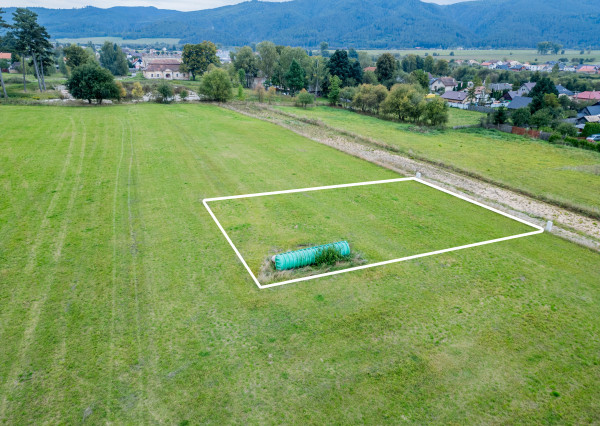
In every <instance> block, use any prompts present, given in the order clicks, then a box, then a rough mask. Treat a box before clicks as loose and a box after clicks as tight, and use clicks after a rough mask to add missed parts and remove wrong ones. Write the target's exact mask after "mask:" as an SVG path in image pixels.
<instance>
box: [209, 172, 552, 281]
mask: <svg viewBox="0 0 600 426" xmlns="http://www.w3.org/2000/svg"><path fill="white" fill-rule="evenodd" d="M406 181H415V182H419V183H422V184H423V185H427V186H429V187H431V188H435V189H437V190H438V191H442V192H445V193H446V194H449V195H452V196H454V197H457V198H460V199H461V200H464V201H467V202H469V203H471V204H475V205H477V206H479V207H483V208H484V209H487V210H490V211H493V212H494V213H497V214H500V215H502V216H505V217H508V218H510V219H512V220H516V221H517V222H521V223H523V224H525V225H527V226H530V227H532V228H535V231H532V232H526V233H524V234H518V235H511V236H508V237H503V238H496V239H494V240H487V241H482V242H479V243H473V244H466V245H464V246H458V247H451V248H447V249H443V250H436V251H432V252H428V253H421V254H416V255H413V256H406V257H401V258H398V259H392V260H386V261H384V262H377V263H370V264H368V265H361V266H355V267H352V268H347V269H342V270H339V271H332V272H326V273H323V274H317V275H310V276H307V277H302V278H295V279H293V280H287V281H281V282H278V283H272V284H265V285H262V284H261V283H260V282H259V281H258V279H257V278H256V276H254V273H252V270H251V269H250V267H249V266H248V264H247V263H246V261H245V260H244V258H243V257H242V255H241V254H240V252H239V250H238V249H237V247H236V246H235V244H233V241H231V238H229V235H227V232H225V229H223V226H222V225H221V223H220V222H219V220H218V219H217V217H216V216H215V214H214V213H213V211H212V210H211V209H210V207H209V206H208V203H210V202H212V201H223V200H236V199H240V198H253V197H262V196H265V195H280V194H293V193H296V192H309V191H320V190H322V189H335V188H349V187H353V186H366V185H379V184H382V183H393V182H406ZM202 204H204V207H206V210H208V213H209V214H210V215H211V217H212V218H213V220H214V221H215V223H216V224H217V226H218V227H219V229H220V230H221V232H222V233H223V235H224V236H225V239H226V240H227V242H229V245H231V248H233V251H234V252H235V254H236V255H237V257H238V258H239V259H240V261H241V262H242V265H244V267H245V268H246V270H247V271H248V273H249V274H250V276H251V277H252V280H253V281H254V283H255V284H256V285H257V286H258V288H259V289H263V288H269V287H276V286H280V285H285V284H291V283H297V282H300V281H308V280H314V279H316V278H321V277H327V276H330V275H337V274H343V273H346V272H351V271H358V270H360V269H367V268H374V267H375V266H381V265H388V264H390V263H397V262H404V261H406V260H411V259H418V258H420V257H426V256H433V255H436V254H442V253H448V252H451V251H457V250H462V249H466V248H471V247H477V246H483V245H486V244H492V243H498V242H500V241H508V240H514V239H516V238H523V237H529V236H531V235H536V234H541V233H543V232H544V228H542V227H541V226H538V225H535V224H533V223H531V222H528V221H526V220H523V219H520V218H518V217H516V216H513V215H511V214H508V213H504V212H502V211H500V210H497V209H495V208H493V207H489V206H486V205H485V204H482V203H480V202H478V201H475V200H471V199H470V198H467V197H464V196H462V195H460V194H456V193H454V192H451V191H448V190H446V189H444V188H441V187H439V186H437V185H434V184H432V183H429V182H426V181H424V180H422V179H420V178H416V177H408V178H399V179H387V180H378V181H371V182H358V183H348V184H342V185H330V186H319V187H314V188H301V189H289V190H285V191H273V192H261V193H258V194H245V195H232V196H229V197H217V198H205V199H203V200H202Z"/></svg>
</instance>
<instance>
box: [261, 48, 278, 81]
mask: <svg viewBox="0 0 600 426" xmlns="http://www.w3.org/2000/svg"><path fill="white" fill-rule="evenodd" d="M256 50H257V52H258V55H259V60H258V69H259V70H260V72H262V74H263V76H264V77H265V78H266V79H268V80H270V79H271V77H273V72H274V71H275V66H276V65H277V61H278V60H279V53H277V48H276V47H275V44H273V43H272V42H270V41H263V42H261V43H258V44H257V45H256Z"/></svg>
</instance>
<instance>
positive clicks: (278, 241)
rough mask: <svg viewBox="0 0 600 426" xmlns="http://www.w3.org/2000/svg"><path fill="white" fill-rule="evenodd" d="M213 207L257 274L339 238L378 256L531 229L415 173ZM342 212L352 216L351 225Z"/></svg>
mask: <svg viewBox="0 0 600 426" xmlns="http://www.w3.org/2000/svg"><path fill="white" fill-rule="evenodd" d="M210 207H211V209H212V210H213V212H214V213H215V214H216V215H217V218H218V219H219V222H220V223H221V224H222V225H223V227H224V228H225V230H226V231H227V233H228V235H229V237H230V238H232V240H233V242H234V244H236V246H237V248H238V249H239V250H240V252H241V254H242V256H244V258H245V260H246V262H247V263H248V265H249V266H250V268H251V269H252V271H253V272H254V274H255V275H258V272H259V270H260V267H261V265H263V263H264V262H265V260H268V259H269V258H270V257H271V256H272V255H273V254H277V253H283V252H286V251H290V250H297V249H299V248H302V247H307V246H315V245H320V244H326V243H332V242H336V241H342V240H346V241H348V243H349V244H350V246H351V247H352V250H353V251H356V252H357V253H360V254H361V257H362V258H364V261H365V262H366V263H376V262H382V261H386V260H391V259H398V258H401V257H406V256H411V255H416V254H422V253H428V252H431V251H436V250H442V249H447V248H451V247H458V246H462V245H466V244H472V243H477V242H481V241H487V240H493V239H496V238H502V237H507V236H511V235H517V234H523V233H527V232H531V231H535V228H532V227H530V226H527V225H524V224H522V223H520V222H517V221H514V220H512V219H510V218H507V217H505V216H502V215H499V214H497V213H494V212H491V211H489V210H486V209H484V208H483V207H479V206H476V205H474V204H470V203H468V202H467V201H464V200H461V199H459V198H457V197H453V196H451V195H448V194H446V193H444V192H441V191H438V190H436V189H434V188H430V187H428V186H426V185H423V184H421V183H418V182H414V181H407V182H394V183H385V184H377V185H369V186H359V187H347V188H335V189H327V190H321V191H314V192H301V193H292V194H279V195H269V196H263V197H255V198H242V199H234V200H224V201H223V200H221V201H215V202H211V203H210ZM340 215H343V216H348V217H350V218H352V223H351V225H349V223H348V221H340ZM467 218H468V219H467ZM261 284H266V283H265V282H261Z"/></svg>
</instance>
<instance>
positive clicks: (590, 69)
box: [577, 65, 598, 74]
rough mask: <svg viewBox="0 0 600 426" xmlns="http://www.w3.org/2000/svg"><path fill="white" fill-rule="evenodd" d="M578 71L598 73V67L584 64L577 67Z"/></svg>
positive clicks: (581, 72)
mask: <svg viewBox="0 0 600 426" xmlns="http://www.w3.org/2000/svg"><path fill="white" fill-rule="evenodd" d="M577 72H578V73H580V74H597V73H598V68H597V67H596V66H595V65H582V66H580V67H579V68H577Z"/></svg>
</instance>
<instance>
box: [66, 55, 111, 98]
mask: <svg viewBox="0 0 600 426" xmlns="http://www.w3.org/2000/svg"><path fill="white" fill-rule="evenodd" d="M67 88H68V90H69V92H70V93H71V95H73V97H74V98H76V99H85V100H87V101H88V102H89V103H90V104H91V103H92V100H94V99H95V100H96V101H97V103H98V104H101V103H102V101H103V100H104V99H117V98H118V97H119V89H118V87H117V85H116V84H115V78H114V77H113V75H112V74H111V72H110V71H109V70H107V69H105V68H100V67H99V66H98V65H97V64H95V63H88V64H84V65H81V66H79V67H77V68H75V69H74V70H73V72H72V73H71V77H70V78H69V80H68V81H67Z"/></svg>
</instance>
